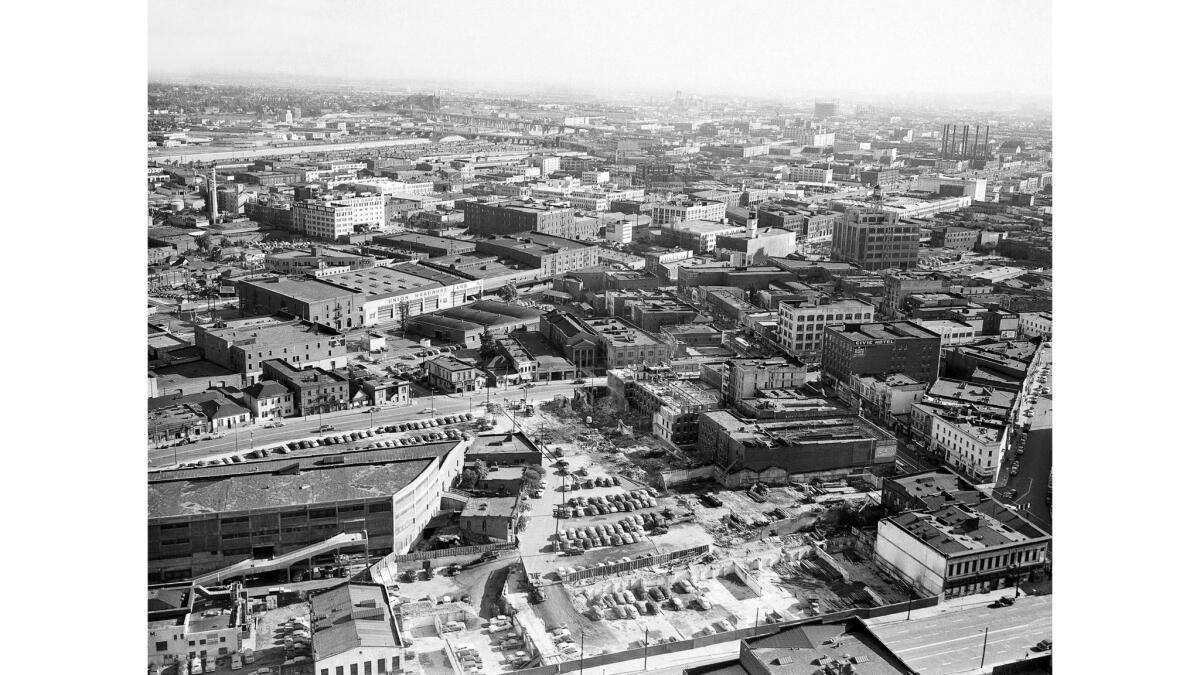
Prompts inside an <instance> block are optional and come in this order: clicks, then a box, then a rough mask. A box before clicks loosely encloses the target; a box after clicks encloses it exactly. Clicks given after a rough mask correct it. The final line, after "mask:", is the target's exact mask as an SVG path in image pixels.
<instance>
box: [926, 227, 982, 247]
mask: <svg viewBox="0 0 1200 675" xmlns="http://www.w3.org/2000/svg"><path fill="white" fill-rule="evenodd" d="M978 241H979V230H977V229H974V228H970V227H958V226H955V225H947V226H944V227H935V228H933V229H932V230H930V232H929V245H930V246H940V247H942V248H951V249H955V250H959V251H970V250H971V249H973V248H975V243H976V242H978Z"/></svg>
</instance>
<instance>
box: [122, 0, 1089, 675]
mask: <svg viewBox="0 0 1200 675" xmlns="http://www.w3.org/2000/svg"><path fill="white" fill-rule="evenodd" d="M164 4H166V5H167V7H166V8H163V9H160V10H158V11H160V12H163V13H164V14H170V12H171V11H173V10H171V9H170V7H171V4H170V3H164ZM872 4H874V5H879V6H883V5H886V4H888V3H868V5H872ZM962 4H963V5H971V4H973V3H962ZM980 4H981V5H983V4H984V3H980ZM282 6H283V7H286V6H287V5H286V4H285V5H282ZM714 6H715V5H714ZM783 6H785V7H790V6H791V5H783ZM804 6H805V3H796V5H795V9H794V11H795V12H796V13H797V15H801V14H803V8H804ZM951 6H953V5H951ZM1014 6H1017V5H1014ZM1019 6H1020V7H1025V6H1026V4H1025V3H1019ZM193 9H195V8H193ZM152 14H153V3H152ZM448 16H453V14H452V13H451V14H449V15H448ZM220 18H222V20H230V21H233V20H234V19H235V17H234V16H233V15H226V16H222V17H220ZM343 18H345V19H352V20H353V23H355V25H359V24H362V25H364V26H365V24H367V23H370V21H371V19H370V17H369V16H366V13H364V15H362V16H360V15H358V14H351V15H349V16H347V17H343ZM1043 18H1044V19H1045V21H1046V22H1047V23H1048V17H1041V16H1038V17H1035V18H1034V19H1032V21H1035V22H1038V21H1042V20H1043ZM160 19H161V17H160ZM292 19H293V20H294V22H296V24H297V25H299V24H304V25H306V26H307V25H309V24H312V25H315V26H320V25H321V24H322V22H323V21H325V20H326V18H324V17H320V16H317V15H316V14H313V15H311V16H309V15H304V16H302V17H292ZM543 20H548V19H543ZM380 21H381V22H382V21H383V20H382V19H381V20H380ZM563 21H564V23H563V27H562V31H563V33H564V34H567V33H577V34H579V35H580V36H581V37H582V36H583V34H584V33H585V32H586V29H584V28H581V27H580V26H579V25H577V24H575V23H571V22H569V21H568V20H567V19H563ZM168 23H169V24H170V25H171V26H178V25H182V24H184V23H188V25H191V22H190V20H189V21H188V22H184V21H182V20H180V21H176V22H174V23H171V22H167V23H163V24H162V25H159V24H156V23H155V22H153V21H152V23H151V44H152V47H153V45H154V43H155V40H159V41H162V42H163V43H167V42H171V44H175V43H174V42H172V40H174V33H172V31H174V30H176V29H177V28H172V29H171V30H167V29H166V28H163V27H162V26H163V25H167V24H168ZM947 25H949V24H947ZM285 28H287V27H286V26H285ZM443 28H444V32H445V38H444V39H445V44H444V45H438V46H437V49H447V50H453V49H455V43H456V41H457V40H458V38H456V37H455V27H454V23H453V21H449V22H448V23H447V25H446V26H444V27H443ZM291 29H294V30H297V31H299V30H300V29H299V28H297V27H296V26H295V25H293V26H291V27H290V28H289V30H291ZM178 30H180V31H183V29H181V28H178ZM237 30H242V29H237ZM347 30H348V29H347ZM363 30H377V29H376V28H367V27H364V28H363ZM638 30H641V29H638ZM794 30H796V31H797V32H798V33H803V32H804V30H803V29H800V28H796V29H794ZM924 30H927V31H930V36H931V37H930V40H935V39H941V38H940V37H939V36H938V35H935V32H936V31H941V30H949V28H939V27H938V26H936V25H932V24H931V25H929V26H927V27H926V28H925V29H924ZM939 35H940V34H939ZM765 37H766V36H765V34H764V38H765ZM179 39H180V40H183V42H180V43H179V44H186V36H185V35H183V33H182V32H181V33H180V37H179ZM771 39H776V38H771ZM777 39H781V40H783V39H792V38H791V37H787V38H784V37H782V36H780V37H778V38H777ZM797 39H799V38H798V37H797ZM912 39H914V40H917V39H918V38H917V37H914V38H912ZM364 40H365V38H364ZM236 42H237V41H236V40H231V44H232V43H236ZM556 44H557V45H558V46H557V47H556V49H561V48H562V44H563V43H561V42H558V43H556ZM743 46H744V47H745V46H747V45H743ZM748 46H749V47H751V48H759V47H758V46H757V45H754V44H750V45H748ZM525 47H530V45H525V46H524V47H522V49H523V48H525ZM231 48H232V47H231ZM373 48H374V49H380V48H379V47H378V45H376V46H375V47H373ZM513 49H514V50H516V51H519V49H518V48H517V47H516V46H514V47H513ZM656 49H658V50H660V51H658V52H655V55H656V58H664V53H665V52H668V51H670V49H671V48H669V47H663V46H659V47H656ZM385 51H386V50H385ZM385 51H378V52H375V54H376V55H378V54H382V53H385ZM534 52H536V50H534ZM486 53H487V54H490V57H491V58H493V59H495V60H496V61H497V62H503V61H507V60H509V59H511V60H512V61H514V62H515V61H516V60H517V58H518V56H519V57H520V58H522V59H524V58H528V59H531V60H535V61H536V60H538V59H541V58H545V59H547V60H551V61H552V60H554V56H553V54H552V53H547V54H545V55H544V56H543V55H538V54H536V53H532V52H531V53H530V54H529V55H528V56H524V55H518V54H516V53H510V52H508V51H506V48H503V47H498V48H497V49H496V50H495V51H494V52H492V51H490V50H489V51H488V52H486ZM981 53H982V50H981ZM155 54H156V52H155V50H154V49H153V48H152V50H151V71H150V74H149V78H148V82H147V85H148V87H147V112H146V119H147V134H146V143H147V148H146V152H147V164H146V171H147V192H146V195H147V256H148V275H147V281H146V294H147V299H146V305H147V316H148V319H147V320H148V324H147V329H148V338H147V339H148V361H149V363H148V375H147V412H146V433H147V439H146V440H147V505H148V513H147V528H148V529H147V531H148V550H147V563H146V564H147V567H146V571H147V576H146V583H147V599H148V619H147V625H148V633H149V635H148V668H149V673H150V674H151V675H194V674H196V673H223V672H226V671H237V670H240V671H243V672H246V673H251V674H254V675H392V674H397V673H405V674H410V673H411V674H414V675H421V674H424V675H495V674H504V673H514V674H516V675H552V674H558V673H575V672H579V673H587V674H588V675H593V674H594V675H608V674H619V673H633V672H653V673H661V674H662V675H667V674H675V673H683V674H688V675H700V674H705V675H734V674H741V673H771V674H780V675H782V674H789V675H790V674H797V675H799V674H805V675H807V674H809V673H813V674H816V673H821V674H827V675H844V674H848V673H859V674H861V675H891V674H918V673H919V674H923V675H924V674H933V673H945V674H949V673H997V674H998V675H999V674H1005V675H1007V674H1013V673H1049V672H1051V658H1052V638H1053V635H1052V631H1051V620H1052V597H1053V594H1052V590H1053V589H1052V585H1053V584H1052V582H1053V578H1052V577H1053V575H1052V558H1053V555H1052V553H1053V551H1052V548H1053V547H1052V531H1053V504H1052V461H1051V457H1052V413H1053V401H1054V391H1053V350H1052V348H1053V343H1052V336H1053V313H1052V311H1053V301H1052V297H1053V295H1052V287H1053V268H1052V261H1053V254H1052V250H1053V247H1052V222H1053V216H1052V213H1053V180H1052V179H1053V152H1052V151H1053V137H1052V124H1051V106H1050V97H1049V94H1050V92H1049V90H1048V88H1047V89H1046V90H1045V91H1044V92H1041V93H1040V94H1039V93H1038V92H1037V91H1034V90H1036V89H1037V87H1038V86H1040V85H1036V83H1035V84H1034V85H1030V86H1031V88H1032V89H1031V90H1030V91H1018V90H1015V89H1012V88H1011V87H1010V88H1008V91H1007V93H1004V92H1005V87H1004V86H1000V85H996V86H980V87H977V88H974V89H971V88H963V89H961V90H959V89H956V88H954V87H947V88H946V90H944V91H939V92H936V96H935V95H928V96H926V95H922V92H921V90H920V89H919V88H920V86H922V85H921V84H920V83H919V82H918V81H917V80H915V79H911V78H910V79H909V80H905V81H904V82H903V83H902V84H899V85H897V86H896V87H895V88H890V89H889V88H884V86H883V85H875V84H872V83H870V82H861V81H860V82H854V83H852V84H848V85H847V86H846V87H845V88H842V89H837V88H835V87H833V86H832V85H829V84H827V82H828V80H821V81H820V84H812V85H806V83H805V80H804V77H803V76H802V75H795V76H794V81H792V80H789V81H788V82H786V83H781V85H780V87H778V88H775V87H771V86H769V85H760V84H759V82H760V80H761V75H755V76H754V77H749V78H748V79H747V80H746V82H744V83H740V84H739V83H736V82H733V81H730V84H729V87H727V88H726V91H724V93H723V92H722V86H721V84H722V81H726V80H725V79H723V78H712V79H711V80H710V81H709V82H708V84H707V85H702V84H696V83H697V82H699V81H700V80H699V79H691V80H686V79H683V76H679V77H677V78H674V79H672V77H671V76H669V75H668V73H671V72H673V71H672V70H671V69H672V68H678V69H679V72H682V71H683V70H684V69H687V68H698V67H700V66H699V65H688V64H683V65H667V66H664V69H663V71H662V72H661V73H659V75H661V76H662V78H663V79H662V80H661V81H656V80H654V78H653V77H651V76H650V75H647V74H646V72H642V73H640V74H639V75H638V79H637V84H636V86H634V85H632V84H631V85H630V86H628V87H622V86H621V84H620V81H619V79H620V78H607V79H603V78H599V77H598V76H597V77H596V78H593V79H589V77H588V76H585V73H583V72H580V73H579V77H578V78H576V79H575V80H574V81H570V80H559V79H555V77H553V76H551V75H550V74H549V73H550V71H545V72H546V73H547V74H546V75H545V79H544V80H534V79H530V78H534V77H535V75H533V74H532V73H533V72H534V71H531V70H528V69H529V68H532V67H533V66H529V65H513V66H512V67H513V68H514V69H516V72H518V73H519V75H514V76H513V77H512V78H507V77H503V76H501V75H498V74H497V75H492V73H493V72H498V71H499V70H500V69H502V68H503V65H497V64H496V63H491V64H489V65H487V66H485V67H481V69H480V70H479V71H478V72H475V73H472V74H471V76H470V77H467V76H464V77H461V78H454V77H451V76H450V75H448V74H447V73H444V72H442V71H440V70H436V69H430V70H427V71H424V76H421V74H417V75H413V74H410V73H399V74H397V75H395V76H394V77H389V76H388V75H387V73H386V72H385V70H384V69H382V68H380V69H378V70H373V69H372V68H363V69H356V68H353V67H351V65H350V64H352V63H353V62H354V59H353V58H350V57H348V56H346V55H345V54H339V55H338V56H337V57H336V58H334V59H333V60H332V61H331V64H332V65H329V66H328V67H324V68H319V67H316V66H312V67H310V66H309V65H300V66H297V68H298V69H300V70H288V69H286V67H285V66H283V65H278V64H276V63H275V62H272V61H270V59H269V58H267V57H264V59H263V61H262V62H261V63H260V64H256V66H257V65H261V68H257V67H256V68H251V67H250V66H249V65H247V66H246V67H245V68H244V69H242V70H241V71H237V70H233V69H230V68H229V67H227V66H226V65H224V64H218V65H217V66H214V65H213V64H212V63H211V62H207V61H206V60H205V58H203V57H202V56H201V55H196V58H195V61H194V62H195V64H197V65H195V66H194V67H193V68H192V70H191V71H188V70H187V68H185V67H184V65H181V63H182V62H180V63H175V62H172V63H171V64H169V66H162V67H156V64H155V58H154V57H155ZM728 56H729V54H726V57H728ZM172 58H174V57H172ZM363 58H364V59H365V61H372V60H373V59H374V58H375V57H363ZM429 58H430V59H435V58H436V56H435V55H433V54H430V55H429ZM595 58H596V59H597V60H603V59H604V56H603V55H602V54H599V53H597V54H596V55H595ZM681 58H683V57H681ZM688 58H691V57H688ZM722 58H725V57H722ZM756 58H757V57H756ZM979 58H983V59H994V60H995V61H996V63H995V64H993V66H992V67H995V68H998V69H1001V70H1005V69H1007V68H1006V66H1005V65H1004V60H1005V59H1006V58H1007V56H1006V55H1003V54H995V55H991V56H987V55H984V56H980V57H979ZM276 59H277V60H278V63H283V61H285V60H286V59H285V58H284V57H282V56H277V57H276ZM347 59H349V60H347ZM651 60H652V59H651ZM1009 65H1010V66H1014V65H1016V64H1009ZM556 67H558V68H561V67H562V65H561V64H559V65H558V66H556ZM928 67H930V68H934V69H936V68H939V67H941V65H940V64H931V65H929V66H928ZM946 67H947V68H950V66H946ZM222 68H223V69H224V71H222V70H221V69H222ZM342 68H344V69H345V73H344V75H343V76H341V77H339V75H338V72H339V71H338V69H342ZM647 68H648V71H653V70H654V67H653V65H652V64H649V63H648V65H647ZM747 68H749V66H747ZM873 68H874V67H873V66H872V69H873ZM304 69H311V70H312V72H311V76H307V77H306V76H305V73H304V72H301V70H304ZM869 70H871V69H864V70H863V72H868V71H869ZM954 72H958V71H954ZM489 77H490V78H493V81H492V82H489V81H488V78H489ZM814 77H815V76H814ZM880 77H883V78H887V77H889V76H888V75H887V74H886V73H882V74H880ZM896 77H897V78H900V77H908V76H901V75H897V76H896ZM1030 77H1031V78H1032V79H1037V78H1036V77H1034V76H1033V75H1032V74H1031V75H1030ZM701 79H702V78H701ZM593 80H594V81H593ZM814 81H816V80H814ZM1039 81H1040V80H1039ZM747 83H748V84H747ZM593 84H594V86H592V85H593ZM993 84H996V83H995V82H993ZM872 87H875V88H876V89H877V91H872ZM753 88H761V91H758V93H754V91H750V90H749V89H753ZM806 92H807V93H806ZM996 92H1002V93H996ZM138 151H139V152H140V150H138ZM1068 379H1069V378H1068ZM139 386H140V384H139ZM139 590H140V589H139Z"/></svg>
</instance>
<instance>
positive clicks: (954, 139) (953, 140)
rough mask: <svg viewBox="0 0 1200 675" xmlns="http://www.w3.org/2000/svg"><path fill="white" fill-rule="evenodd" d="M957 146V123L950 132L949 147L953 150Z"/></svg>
mask: <svg viewBox="0 0 1200 675" xmlns="http://www.w3.org/2000/svg"><path fill="white" fill-rule="evenodd" d="M957 146H958V125H957V124H955V125H954V131H951V132H950V148H951V150H953V149H954V148H956V147H957Z"/></svg>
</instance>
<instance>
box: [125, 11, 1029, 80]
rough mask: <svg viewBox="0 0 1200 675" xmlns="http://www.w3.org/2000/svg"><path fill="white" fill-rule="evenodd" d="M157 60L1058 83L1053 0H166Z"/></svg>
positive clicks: (394, 75)
mask: <svg viewBox="0 0 1200 675" xmlns="http://www.w3.org/2000/svg"><path fill="white" fill-rule="evenodd" d="M149 8H150V34H149V45H150V55H149V56H150V76H151V77H165V76H182V75H188V74H196V73H205V74H219V73H231V74H245V75H250V74H275V73H278V74H284V73H286V74H291V75H297V76H304V75H311V76H318V77H321V78H322V79H327V78H342V77H345V78H353V79H367V78H370V79H376V78H378V79H386V80H394V81H396V82H397V83H399V84H403V83H404V82H405V81H406V80H445V81H462V82H480V83H494V84H497V85H510V84H521V85H532V84H569V85H575V86H577V87H580V88H587V87H597V88H618V87H619V88H626V87H628V88H631V89H649V88H653V89H657V90H661V91H673V90H675V89H682V90H684V91H686V92H696V93H704V92H709V93H720V92H723V93H728V94H751V95H752V94H759V95H763V96H771V97H774V96H805V95H808V96H820V95H827V94H830V95H833V94H836V95H844V94H856V93H858V94H907V93H918V92H938V93H943V94H951V95H952V94H957V93H964V94H966V93H990V92H1011V93H1013V94H1016V95H1022V96H1024V95H1031V96H1038V97H1046V98H1049V95H1050V72H1051V64H1050V53H1051V48H1050V38H1051V3H1050V2H1049V1H1048V0H996V1H993V0H840V1H839V0H833V1H829V2H826V1H816V0H792V1H790V2H788V1H779V2H775V1H761V2H760V1H755V0H725V1H721V2H717V1H712V0H692V1H690V2H676V1H673V0H639V1H638V2H620V3H616V2H596V1H592V2H576V1H574V0H557V1H550V0H521V1H518V2H513V1H512V0H509V1H508V2H503V1H493V2H481V1H479V0H450V1H436V2H429V1H425V2H409V1H407V0H336V1H334V0H283V1H279V0H204V1H202V2H195V1H194V0H190V1H188V2H181V1H179V0H151V2H150V3H149Z"/></svg>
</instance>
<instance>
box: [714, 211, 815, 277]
mask: <svg viewBox="0 0 1200 675" xmlns="http://www.w3.org/2000/svg"><path fill="white" fill-rule="evenodd" d="M715 250H716V252H717V254H718V255H719V256H721V257H725V258H728V259H731V260H740V262H742V263H743V264H747V265H749V264H752V263H754V262H755V261H759V260H765V259H767V258H782V257H784V256H788V255H791V254H792V253H795V252H796V232H795V231H794V230H788V229H784V228H781V227H780V228H775V227H763V228H760V227H759V226H758V221H757V219H755V218H750V219H748V220H747V223H746V229H745V231H744V232H737V233H734V234H722V235H717V241H716V243H715Z"/></svg>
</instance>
